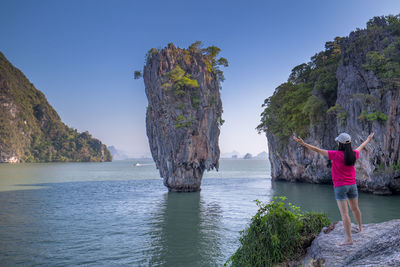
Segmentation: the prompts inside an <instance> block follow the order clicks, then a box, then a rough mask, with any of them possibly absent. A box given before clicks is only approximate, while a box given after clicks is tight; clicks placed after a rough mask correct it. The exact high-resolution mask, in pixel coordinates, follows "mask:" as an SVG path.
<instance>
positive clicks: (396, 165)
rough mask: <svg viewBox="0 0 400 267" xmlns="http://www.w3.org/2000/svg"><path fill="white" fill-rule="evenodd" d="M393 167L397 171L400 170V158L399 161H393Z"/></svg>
mask: <svg viewBox="0 0 400 267" xmlns="http://www.w3.org/2000/svg"><path fill="white" fill-rule="evenodd" d="M392 167H393V170H394V171H395V172H400V160H398V161H397V163H393V165H392Z"/></svg>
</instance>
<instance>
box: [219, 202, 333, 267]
mask: <svg viewBox="0 0 400 267" xmlns="http://www.w3.org/2000/svg"><path fill="white" fill-rule="evenodd" d="M285 200H286V197H274V198H273V200H272V201H271V202H270V203H268V204H263V203H261V202H260V201H256V202H257V206H258V207H259V209H258V211H257V213H256V215H254V216H253V218H252V219H251V222H250V225H249V227H248V228H246V229H245V230H244V231H242V232H241V236H240V243H241V245H240V247H239V248H238V249H237V251H236V252H235V254H233V255H232V256H231V257H230V258H229V259H228V261H227V262H226V263H225V266H227V265H230V266H273V265H276V264H278V263H282V262H284V261H288V260H293V259H296V258H298V257H299V256H301V255H303V254H304V252H305V246H308V245H309V244H310V243H311V241H312V240H313V239H314V237H315V236H316V235H317V234H318V233H319V232H320V231H321V230H322V228H323V227H324V226H327V225H329V224H330V221H329V219H328V217H327V215H326V214H320V213H314V212H312V213H302V212H301V211H300V208H299V207H296V206H294V205H292V204H291V203H285Z"/></svg>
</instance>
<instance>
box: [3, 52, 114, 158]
mask: <svg viewBox="0 0 400 267" xmlns="http://www.w3.org/2000/svg"><path fill="white" fill-rule="evenodd" d="M53 161H111V154H110V152H109V151H108V150H107V147H106V146H105V145H104V144H102V143H101V142H100V141H99V140H97V139H95V138H93V137H92V136H91V135H90V134H89V133H88V132H83V133H78V132H77V131H76V130H75V129H72V128H69V127H68V126H67V125H65V124H64V123H63V122H62V121H61V119H60V117H59V116H58V114H57V112H56V111H55V110H54V109H53V108H52V107H51V106H50V104H49V103H48V102H47V99H46V97H45V96H44V94H43V93H42V92H40V91H39V90H37V89H36V88H35V87H34V85H33V84H32V83H30V82H29V80H28V79H27V78H26V77H25V75H24V74H23V73H22V72H21V71H20V70H19V69H17V68H15V67H14V66H13V65H12V64H11V63H10V62H9V61H8V60H7V59H6V57H5V56H4V55H3V54H2V53H1V52H0V163H3V162H4V163H18V162H53Z"/></svg>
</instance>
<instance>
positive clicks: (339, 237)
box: [298, 220, 400, 267]
mask: <svg viewBox="0 0 400 267" xmlns="http://www.w3.org/2000/svg"><path fill="white" fill-rule="evenodd" d="M330 228H331V229H330V230H328V228H324V229H323V230H322V231H321V233H320V234H319V235H318V236H317V237H316V238H315V239H314V241H313V242H312V244H311V246H310V248H309V249H308V251H307V254H306V256H305V257H304V258H303V259H302V260H301V261H300V263H299V264H298V266H330V267H334V266H400V220H392V221H388V222H383V223H377V224H365V225H364V226H363V228H364V229H363V231H362V232H360V233H355V232H354V229H356V226H355V225H352V229H353V230H352V232H353V234H352V237H353V241H354V244H353V245H351V246H348V245H346V246H339V245H338V243H339V242H343V240H344V236H345V234H344V228H343V224H342V222H339V223H337V224H336V225H334V227H330ZM332 228H333V230H332Z"/></svg>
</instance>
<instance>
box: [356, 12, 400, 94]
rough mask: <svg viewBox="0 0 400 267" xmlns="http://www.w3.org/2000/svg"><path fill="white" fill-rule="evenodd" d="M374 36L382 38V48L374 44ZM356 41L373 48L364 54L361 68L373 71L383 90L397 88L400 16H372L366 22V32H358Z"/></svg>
mask: <svg viewBox="0 0 400 267" xmlns="http://www.w3.org/2000/svg"><path fill="white" fill-rule="evenodd" d="M388 35H390V36H389V37H388ZM370 36H375V38H368V37H370ZM376 37H378V38H380V39H383V42H382V45H383V48H382V47H381V46H380V47H376V45H375V44H374V41H375V39H376ZM357 41H358V43H359V45H360V46H361V47H363V48H365V47H372V48H373V49H374V50H372V51H369V52H368V53H367V54H366V56H365V63H364V64H363V68H364V69H365V70H369V71H373V72H374V73H375V75H376V76H377V77H378V78H379V79H380V80H381V81H382V83H383V88H382V90H383V91H386V90H392V89H395V90H397V89H398V88H399V86H400V16H399V15H397V16H382V17H374V18H373V19H371V20H370V21H368V23H367V32H365V33H364V34H360V37H359V38H358V40H357Z"/></svg>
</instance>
